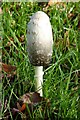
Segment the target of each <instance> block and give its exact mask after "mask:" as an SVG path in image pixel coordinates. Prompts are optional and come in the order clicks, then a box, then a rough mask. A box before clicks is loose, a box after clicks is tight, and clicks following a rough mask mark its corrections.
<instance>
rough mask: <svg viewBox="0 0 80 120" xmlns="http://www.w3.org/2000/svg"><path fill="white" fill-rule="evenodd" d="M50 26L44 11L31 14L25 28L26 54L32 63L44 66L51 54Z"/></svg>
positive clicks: (51, 38)
mask: <svg viewBox="0 0 80 120" xmlns="http://www.w3.org/2000/svg"><path fill="white" fill-rule="evenodd" d="M52 45H53V37H52V28H51V24H50V20H49V17H48V16H47V14H46V13H44V12H42V11H38V12H36V13H35V14H33V15H32V17H31V20H30V22H29V23H28V28H27V47H28V55H29V59H30V62H31V64H32V65H34V66H46V65H47V64H49V62H50V60H51V56H52Z"/></svg>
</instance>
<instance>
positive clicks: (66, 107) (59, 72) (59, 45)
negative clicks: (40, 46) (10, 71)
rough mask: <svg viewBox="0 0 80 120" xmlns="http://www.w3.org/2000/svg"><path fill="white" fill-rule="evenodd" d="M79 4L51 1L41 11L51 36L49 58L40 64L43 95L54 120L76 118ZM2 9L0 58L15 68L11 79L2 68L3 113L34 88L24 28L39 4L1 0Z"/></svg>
mask: <svg viewBox="0 0 80 120" xmlns="http://www.w3.org/2000/svg"><path fill="white" fill-rule="evenodd" d="M79 4H80V2H76V3H60V4H55V5H53V6H51V7H49V8H48V9H47V10H46V11H45V12H46V13H47V14H48V15H49V17H50V21H51V25H52V30H53V38H54V45H53V56H52V62H51V63H50V65H49V66H48V67H47V68H44V84H43V91H44V97H46V98H49V99H50V101H51V108H50V111H48V112H50V115H49V119H52V117H53V116H52V111H53V112H54V119H55V120H56V119H61V118H62V119H65V120H66V119H73V120H75V119H77V120H78V119H80V116H79V112H80V108H79V106H80V100H79V95H80V29H79V21H80V5H79ZM2 9H3V14H2V24H3V45H2V61H3V62H4V63H7V64H10V65H14V66H16V68H17V70H16V71H17V72H16V75H15V76H14V79H13V78H12V79H8V78H7V77H6V73H5V72H4V75H5V78H4V79H3V84H4V86H3V93H4V94H3V95H2V97H3V99H2V103H3V107H2V111H3V113H2V115H3V116H4V112H5V111H7V109H8V111H9V112H10V106H11V105H12V106H14V105H15V102H16V101H17V98H18V97H20V96H22V95H23V94H25V93H26V92H31V91H35V88H34V82H35V80H34V67H33V66H32V65H31V64H30V62H29V59H28V55H27V38H26V37H27V36H26V30H27V23H28V22H29V20H30V16H31V15H32V14H33V13H35V12H36V11H38V10H42V11H43V5H42V6H39V5H38V3H27V2H26V3H2ZM5 84H6V85H5ZM6 99H7V107H6V110H5V109H4V103H5V100H6ZM38 110H39V109H38ZM10 115H11V112H10ZM33 116H34V115H33ZM33 116H31V117H33ZM39 117H42V118H43V119H44V115H42V114H41V113H40V111H37V112H36V114H35V118H39ZM12 119H13V118H12Z"/></svg>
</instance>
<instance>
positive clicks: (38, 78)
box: [34, 66, 44, 96]
mask: <svg viewBox="0 0 80 120" xmlns="http://www.w3.org/2000/svg"><path fill="white" fill-rule="evenodd" d="M43 74H44V72H43V66H35V76H34V77H35V84H36V85H35V87H36V91H37V92H38V93H40V96H43V92H42V84H43Z"/></svg>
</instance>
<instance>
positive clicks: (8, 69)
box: [0, 62, 16, 73]
mask: <svg viewBox="0 0 80 120" xmlns="http://www.w3.org/2000/svg"><path fill="white" fill-rule="evenodd" d="M0 65H1V66H2V70H3V71H4V72H6V73H11V72H12V71H15V70H16V67H15V66H12V65H8V64H5V63H1V62H0Z"/></svg>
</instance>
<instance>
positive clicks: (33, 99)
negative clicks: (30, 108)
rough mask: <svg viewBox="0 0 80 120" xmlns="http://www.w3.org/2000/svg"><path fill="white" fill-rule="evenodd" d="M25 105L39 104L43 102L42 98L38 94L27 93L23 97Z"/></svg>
mask: <svg viewBox="0 0 80 120" xmlns="http://www.w3.org/2000/svg"><path fill="white" fill-rule="evenodd" d="M21 99H22V101H23V102H24V103H38V102H41V100H42V97H41V96H40V94H39V93H37V92H30V93H26V94H24V95H23V96H22V97H21Z"/></svg>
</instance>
